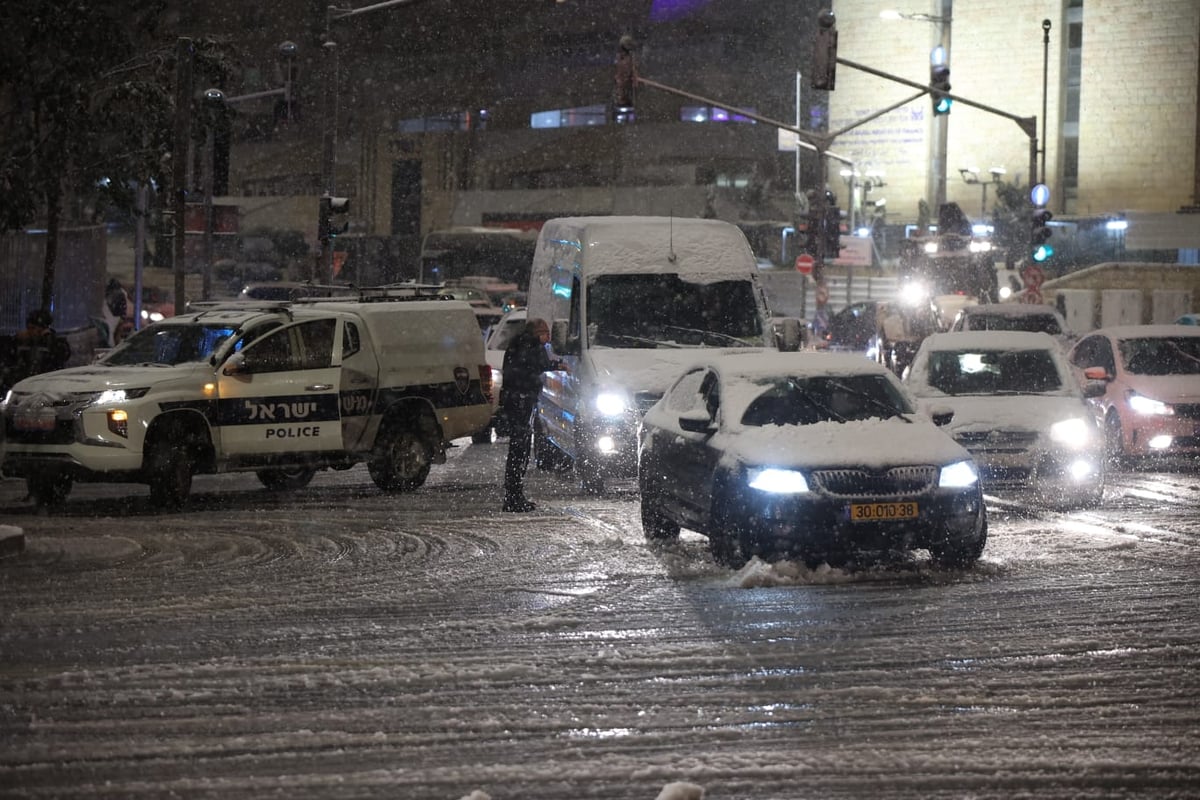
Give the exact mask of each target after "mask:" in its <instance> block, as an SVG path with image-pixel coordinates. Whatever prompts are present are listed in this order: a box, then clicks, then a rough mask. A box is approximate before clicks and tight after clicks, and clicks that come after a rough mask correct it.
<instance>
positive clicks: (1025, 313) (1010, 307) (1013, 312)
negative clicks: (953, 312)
mask: <svg viewBox="0 0 1200 800" xmlns="http://www.w3.org/2000/svg"><path fill="white" fill-rule="evenodd" d="M963 313H965V314H1002V315H1004V316H1009V317H1029V316H1035V315H1044V316H1051V317H1057V316H1059V313H1058V311H1057V310H1055V309H1053V308H1051V307H1050V306H1047V305H1042V304H1041V303H980V304H979V305H974V306H969V307H967V308H966V309H964V310H963Z"/></svg>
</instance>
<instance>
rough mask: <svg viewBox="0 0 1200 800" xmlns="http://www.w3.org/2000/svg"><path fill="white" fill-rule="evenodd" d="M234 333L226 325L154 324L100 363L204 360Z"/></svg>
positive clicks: (131, 337) (128, 340)
mask: <svg viewBox="0 0 1200 800" xmlns="http://www.w3.org/2000/svg"><path fill="white" fill-rule="evenodd" d="M235 333H237V329H236V328H234V327H231V326H229V325H154V326H151V327H149V328H145V329H143V330H141V331H138V332H137V333H136V334H134V335H133V336H130V337H129V338H128V339H126V340H125V341H124V342H122V343H121V346H120V347H118V348H117V349H115V350H113V351H112V352H111V353H109V354H108V355H107V356H105V357H104V358H103V359H102V360H101V363H103V364H107V365H109V366H113V367H130V366H135V365H137V364H165V365H170V366H174V365H176V364H186V363H188V362H195V361H207V360H208V358H209V356H211V355H212V354H213V351H214V350H216V349H217V347H218V346H220V344H221V343H222V342H224V341H225V340H226V339H228V338H229V337H230V336H233V335H234V334H235Z"/></svg>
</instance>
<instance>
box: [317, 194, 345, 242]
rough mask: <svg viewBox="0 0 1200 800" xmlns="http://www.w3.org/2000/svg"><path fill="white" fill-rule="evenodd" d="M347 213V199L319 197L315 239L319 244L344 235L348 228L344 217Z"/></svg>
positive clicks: (327, 196)
mask: <svg viewBox="0 0 1200 800" xmlns="http://www.w3.org/2000/svg"><path fill="white" fill-rule="evenodd" d="M349 213H350V198H349V197H330V196H329V195H327V194H325V195H321V204H320V209H319V211H318V214H317V239H318V240H319V241H321V242H328V241H329V240H330V239H333V238H335V237H336V236H338V235H339V234H343V233H345V232H346V231H347V230H348V229H349V228H350V221H349V220H347V219H346V215H347V214H349ZM335 216H336V217H337V218H336V219H335V218H334V217H335Z"/></svg>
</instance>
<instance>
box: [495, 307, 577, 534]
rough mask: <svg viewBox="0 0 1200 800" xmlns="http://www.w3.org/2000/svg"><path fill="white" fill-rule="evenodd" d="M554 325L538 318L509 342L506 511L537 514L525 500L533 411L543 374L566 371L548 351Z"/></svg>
mask: <svg viewBox="0 0 1200 800" xmlns="http://www.w3.org/2000/svg"><path fill="white" fill-rule="evenodd" d="M549 341H550V326H549V324H547V322H546V320H544V319H539V318H537V317H534V318H532V319H529V320H526V322H525V328H524V329H523V330H522V331H521V332H520V333H519V334H517V336H516V337H515V338H514V339H513V340H512V341H511V342H509V345H508V349H507V350H505V352H504V365H503V369H502V373H503V378H502V383H501V392H500V410H501V413H503V414H504V415H505V416H506V417H507V419H508V428H509V433H508V456H507V458H506V459H505V462H504V506H503V508H504V510H505V511H515V512H524V511H533V510H534V508H536V506H535V505H534V504H533V503H531V502H530V501H529V499H528V498H526V497H525V470H526V468H528V466H529V451H530V446H531V443H532V439H533V425H532V418H533V409H534V407H535V406H536V405H537V399H538V395H539V394H540V393H541V391H542V373H543V372H548V371H550V370H556V369H562V362H561V361H554V360H552V359H551V358H550V354H549V353H548V352H547V351H546V345H547V343H549Z"/></svg>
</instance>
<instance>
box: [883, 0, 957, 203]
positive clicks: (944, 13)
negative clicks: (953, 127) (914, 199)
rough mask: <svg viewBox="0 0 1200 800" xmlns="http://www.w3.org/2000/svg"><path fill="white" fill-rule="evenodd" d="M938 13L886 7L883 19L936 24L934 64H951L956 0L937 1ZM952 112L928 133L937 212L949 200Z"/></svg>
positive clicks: (929, 185) (929, 182) (928, 184)
mask: <svg viewBox="0 0 1200 800" xmlns="http://www.w3.org/2000/svg"><path fill="white" fill-rule="evenodd" d="M934 4H935V7H936V8H937V9H938V13H936V14H922V13H914V12H907V11H896V10H894V9H884V10H883V11H880V12H879V18H880V19H888V20H895V19H903V20H916V21H917V22H931V23H933V25H934V33H933V48H932V50H931V51H930V65H931V66H944V67H949V66H950V23H951V22H953V18H952V6H953V4H954V3H953V0H934ZM949 123H950V115H949V114H940V115H935V119H934V123H933V128H932V130H931V131H930V136H929V172H928V173H927V175H926V180H925V193H926V196H927V197H929V198H931V199H932V201H933V213H934V214H937V213H938V212H939V211H940V210H941V207H942V205H943V204H945V202H946V150H947V143H948V142H949V127H950V126H949Z"/></svg>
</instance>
